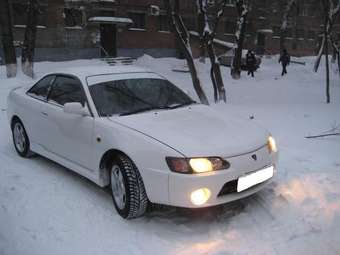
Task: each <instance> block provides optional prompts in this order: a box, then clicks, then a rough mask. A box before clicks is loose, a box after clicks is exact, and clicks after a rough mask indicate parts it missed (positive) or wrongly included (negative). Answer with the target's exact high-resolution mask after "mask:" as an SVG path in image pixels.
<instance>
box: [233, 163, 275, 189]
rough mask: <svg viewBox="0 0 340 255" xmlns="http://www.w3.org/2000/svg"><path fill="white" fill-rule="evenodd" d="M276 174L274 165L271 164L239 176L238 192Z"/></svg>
mask: <svg viewBox="0 0 340 255" xmlns="http://www.w3.org/2000/svg"><path fill="white" fill-rule="evenodd" d="M273 175H274V167H273V166H270V167H267V168H264V169H261V170H259V171H256V172H253V173H250V174H247V175H245V176H242V177H240V178H238V181H237V192H242V191H244V190H246V189H249V188H250V187H252V186H255V185H257V184H260V183H262V182H264V181H266V180H269V179H270V178H272V177H273Z"/></svg>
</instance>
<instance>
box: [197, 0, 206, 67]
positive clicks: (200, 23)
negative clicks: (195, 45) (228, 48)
mask: <svg viewBox="0 0 340 255" xmlns="http://www.w3.org/2000/svg"><path fill="white" fill-rule="evenodd" d="M201 2H202V0H200V3H201ZM197 24H198V34H199V37H200V46H199V50H200V53H199V54H200V62H202V63H205V46H206V45H205V40H204V26H205V21H204V13H203V12H202V10H200V8H199V6H197Z"/></svg>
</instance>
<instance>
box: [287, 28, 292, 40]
mask: <svg viewBox="0 0 340 255" xmlns="http://www.w3.org/2000/svg"><path fill="white" fill-rule="evenodd" d="M292 37H293V33H292V29H291V28H287V29H286V38H292Z"/></svg>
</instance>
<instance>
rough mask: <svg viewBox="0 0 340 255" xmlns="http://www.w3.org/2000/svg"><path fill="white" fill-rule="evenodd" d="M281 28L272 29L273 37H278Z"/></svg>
mask: <svg viewBox="0 0 340 255" xmlns="http://www.w3.org/2000/svg"><path fill="white" fill-rule="evenodd" d="M280 34H281V28H280V27H278V26H275V27H273V36H280Z"/></svg>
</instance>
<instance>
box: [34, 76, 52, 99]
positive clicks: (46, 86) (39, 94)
mask: <svg viewBox="0 0 340 255" xmlns="http://www.w3.org/2000/svg"><path fill="white" fill-rule="evenodd" d="M54 79H55V76H54V75H49V76H46V77H44V78H42V79H41V80H40V81H38V82H37V83H36V84H35V85H34V86H33V87H32V88H31V89H30V90H29V91H27V94H29V95H31V96H33V97H35V98H38V99H42V100H46V98H47V95H48V92H49V91H50V88H51V85H52V83H53V81H54Z"/></svg>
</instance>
